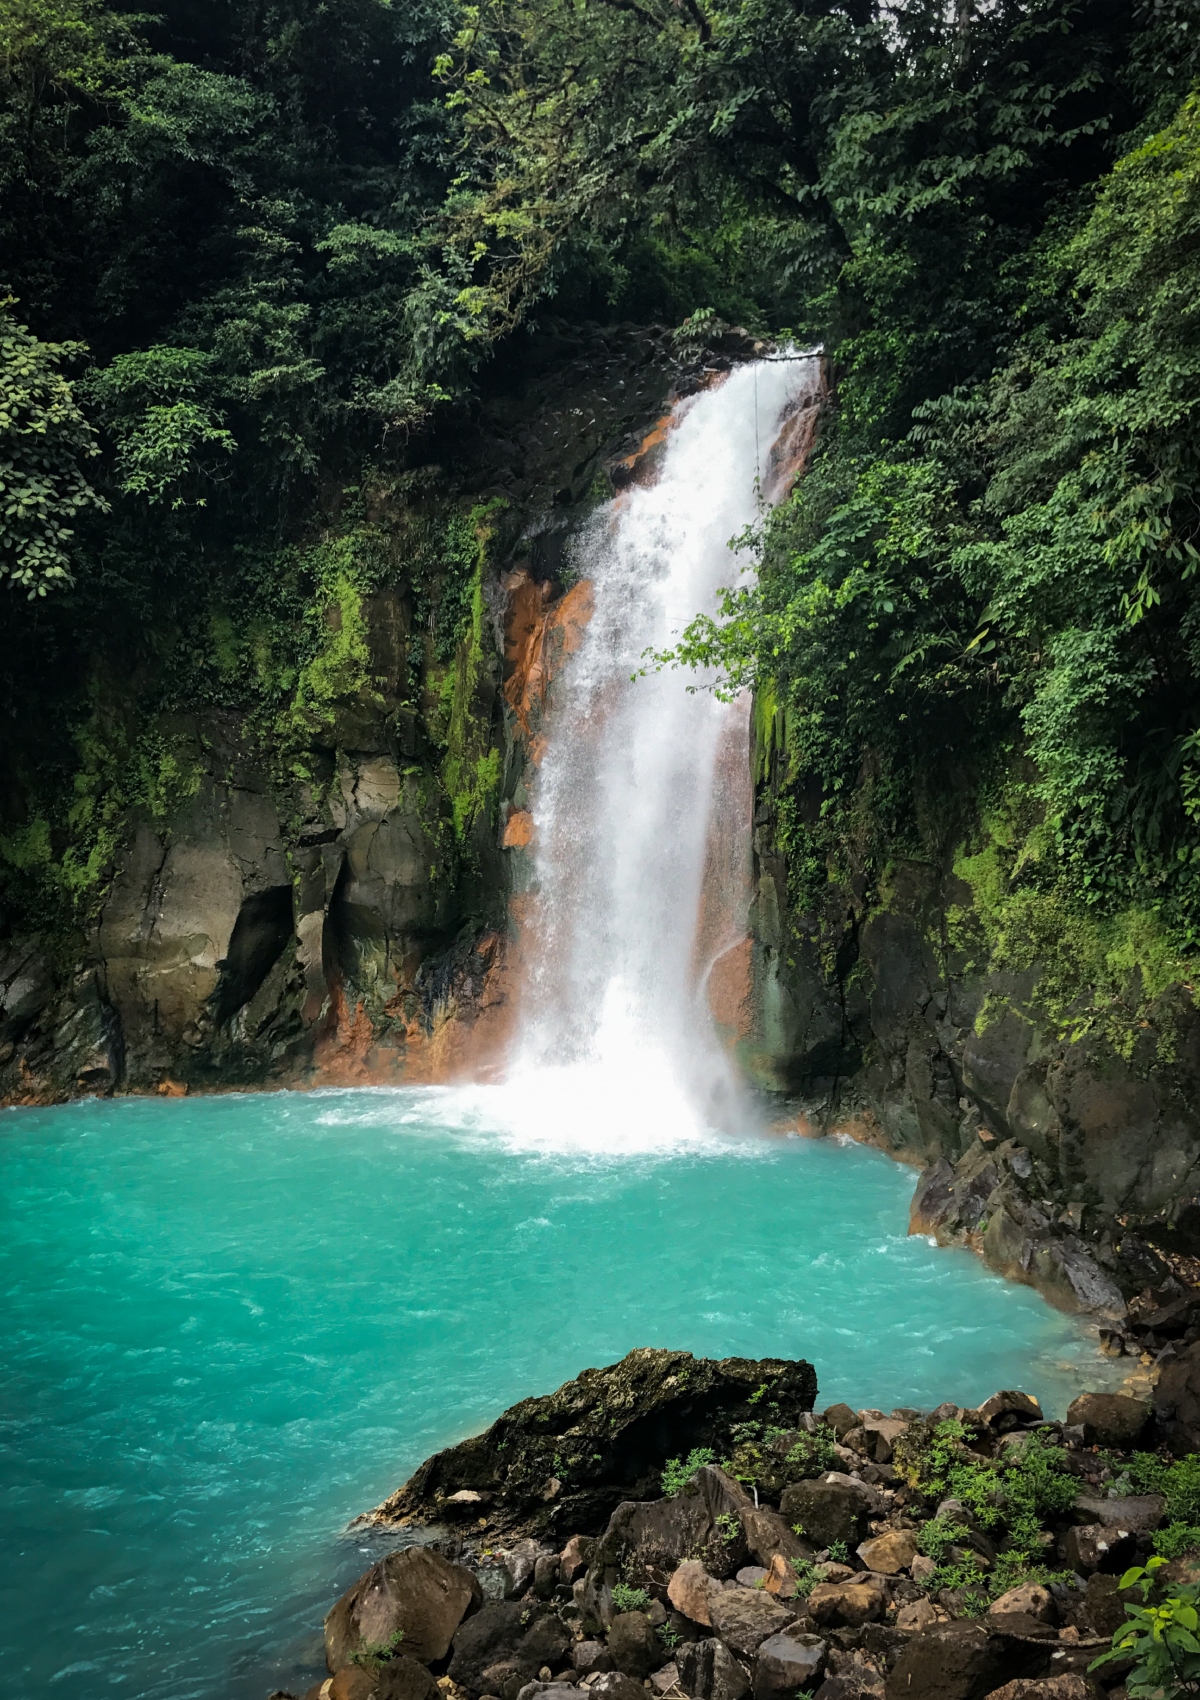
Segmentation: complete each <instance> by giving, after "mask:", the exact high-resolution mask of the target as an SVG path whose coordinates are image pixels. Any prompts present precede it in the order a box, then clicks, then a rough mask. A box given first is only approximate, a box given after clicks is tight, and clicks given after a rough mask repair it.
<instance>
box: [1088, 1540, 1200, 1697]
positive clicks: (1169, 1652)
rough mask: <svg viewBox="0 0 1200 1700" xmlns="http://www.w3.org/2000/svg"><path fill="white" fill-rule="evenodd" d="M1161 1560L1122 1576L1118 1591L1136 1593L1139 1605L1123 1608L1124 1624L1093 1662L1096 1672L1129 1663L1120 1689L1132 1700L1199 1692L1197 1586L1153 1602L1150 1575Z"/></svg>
mask: <svg viewBox="0 0 1200 1700" xmlns="http://www.w3.org/2000/svg"><path fill="white" fill-rule="evenodd" d="M1165 1563H1166V1559H1165V1558H1151V1559H1148V1560H1147V1561H1146V1564H1145V1565H1144V1566H1142V1565H1135V1566H1134V1568H1133V1569H1132V1570H1127V1571H1126V1572H1125V1574H1124V1576H1122V1578H1121V1581H1120V1587H1121V1588H1137V1589H1138V1591H1139V1592H1140V1593H1141V1596H1142V1604H1141V1605H1127V1606H1126V1607H1125V1616H1126V1619H1127V1621H1126V1622H1125V1623H1124V1624H1123V1625H1122V1627H1121V1628H1120V1629H1118V1630H1117V1631H1116V1633H1115V1634H1114V1635H1113V1638H1112V1647H1111V1648H1110V1649H1109V1651H1108V1652H1107V1653H1101V1655H1100V1657H1099V1658H1098V1659H1093V1661H1092V1663H1091V1664H1090V1665H1089V1666H1088V1669H1089V1670H1097V1669H1099V1668H1100V1667H1101V1666H1102V1665H1106V1664H1109V1663H1111V1662H1112V1661H1113V1660H1114V1659H1122V1660H1124V1659H1128V1658H1132V1659H1133V1660H1134V1665H1133V1669H1132V1670H1131V1671H1130V1673H1129V1675H1128V1676H1127V1677H1126V1678H1125V1687H1126V1689H1127V1690H1128V1692H1129V1694H1130V1695H1131V1696H1133V1697H1134V1700H1152V1697H1153V1700H1176V1697H1177V1696H1180V1695H1185V1694H1196V1693H1198V1692H1200V1640H1198V1639H1197V1631H1198V1630H1200V1616H1198V1615H1197V1603H1198V1601H1200V1583H1191V1584H1189V1585H1187V1586H1183V1587H1170V1588H1168V1589H1167V1590H1166V1592H1165V1593H1163V1594H1161V1595H1159V1597H1158V1598H1157V1599H1156V1600H1155V1599H1153V1598H1152V1596H1153V1595H1154V1594H1155V1593H1156V1589H1155V1579H1156V1572H1157V1571H1158V1570H1159V1569H1160V1568H1161V1566H1162V1565H1164V1564H1165Z"/></svg>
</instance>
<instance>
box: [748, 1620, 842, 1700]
mask: <svg viewBox="0 0 1200 1700" xmlns="http://www.w3.org/2000/svg"><path fill="white" fill-rule="evenodd" d="M824 1663H825V1642H824V1641H822V1640H821V1639H820V1637H819V1636H817V1635H794V1634H783V1635H771V1636H769V1637H768V1638H767V1640H765V1641H764V1642H762V1644H761V1645H760V1646H759V1649H758V1657H757V1659H756V1660H755V1664H754V1700H792V1696H793V1695H794V1694H795V1693H796V1691H797V1690H798V1689H806V1688H809V1687H810V1686H811V1684H812V1683H813V1682H814V1681H815V1680H816V1678H817V1677H819V1676H820V1674H821V1671H822V1668H823V1666H824Z"/></svg>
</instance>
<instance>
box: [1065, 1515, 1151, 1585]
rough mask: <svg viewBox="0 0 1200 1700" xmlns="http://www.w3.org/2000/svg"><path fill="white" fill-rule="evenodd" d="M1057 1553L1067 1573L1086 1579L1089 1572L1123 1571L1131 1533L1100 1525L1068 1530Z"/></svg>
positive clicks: (1130, 1555) (1130, 1556)
mask: <svg viewBox="0 0 1200 1700" xmlns="http://www.w3.org/2000/svg"><path fill="white" fill-rule="evenodd" d="M1060 1551H1061V1553H1062V1556H1063V1562H1064V1563H1065V1564H1066V1565H1067V1568H1068V1569H1070V1570H1077V1571H1078V1572H1079V1574H1080V1575H1081V1576H1087V1575H1089V1574H1090V1572H1091V1571H1093V1570H1108V1571H1113V1572H1117V1571H1121V1570H1125V1569H1126V1568H1127V1567H1128V1566H1129V1564H1130V1563H1131V1562H1132V1560H1133V1553H1134V1541H1133V1531H1132V1530H1131V1529H1124V1528H1119V1527H1118V1528H1111V1527H1109V1526H1108V1525H1107V1524H1104V1523H1084V1524H1081V1525H1080V1526H1079V1527H1077V1528H1074V1529H1068V1530H1067V1532H1066V1534H1065V1535H1064V1536H1063V1538H1062V1542H1061V1546H1060Z"/></svg>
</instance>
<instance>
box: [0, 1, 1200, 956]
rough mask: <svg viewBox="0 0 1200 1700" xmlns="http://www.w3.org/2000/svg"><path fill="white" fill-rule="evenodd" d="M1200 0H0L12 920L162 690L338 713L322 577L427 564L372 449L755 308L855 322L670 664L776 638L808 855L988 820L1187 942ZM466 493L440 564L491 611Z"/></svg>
mask: <svg viewBox="0 0 1200 1700" xmlns="http://www.w3.org/2000/svg"><path fill="white" fill-rule="evenodd" d="M1198 29H1200V9H1198V8H1197V6H1196V4H1195V0H988V3H978V0H937V3H934V0H900V3H898V4H885V3H882V0H479V3H478V4H466V3H464V0H164V3H163V4H161V5H160V7H159V9H158V10H156V11H155V12H154V13H153V14H150V13H147V14H132V13H126V12H123V11H119V10H117V9H116V7H115V6H112V5H108V4H105V3H103V0H0V301H2V302H3V306H2V307H0V580H2V581H3V584H2V587H0V596H2V597H3V606H4V610H5V625H6V635H7V641H6V643H5V645H4V653H3V661H2V662H0V712H2V713H3V716H4V719H3V725H4V728H5V730H4V733H3V743H2V754H0V774H2V800H0V865H2V867H3V869H4V870H5V878H6V880H7V891H8V904H9V911H10V914H9V919H8V922H7V923H6V924H8V925H13V924H15V921H20V920H21V919H22V917H26V918H28V917H30V916H32V917H33V918H34V919H37V918H38V916H39V915H41V916H42V918H43V919H44V918H45V916H46V915H49V914H50V913H51V911H53V912H54V913H60V912H65V911H66V910H69V909H71V908H72V906H74V911H78V910H79V907H80V905H86V903H87V902H88V901H90V900H91V898H92V896H93V895H94V893H95V891H96V890H97V889H98V888H99V885H100V883H102V880H103V870H104V868H105V866H106V865H107V862H106V858H111V852H112V848H113V844H114V843H115V842H116V835H117V834H119V822H120V819H121V818H122V811H123V810H127V809H128V807H129V806H131V804H132V803H133V802H139V801H140V802H141V803H143V804H144V805H146V806H151V807H161V808H166V807H167V806H168V804H169V801H170V796H171V795H172V794H173V793H172V784H173V783H175V779H176V778H177V777H178V776H173V774H172V769H171V762H170V751H169V748H167V747H166V746H165V745H164V744H163V742H162V738H163V734H162V730H161V728H162V726H163V724H164V721H163V716H164V715H166V716H169V715H170V714H171V713H172V712H175V711H178V710H181V709H187V708H192V707H195V706H198V705H205V704H218V705H224V706H226V707H229V708H233V709H238V710H239V711H244V710H246V709H247V707H248V706H249V707H251V708H253V709H254V711H255V713H258V714H259V715H260V717H265V718H262V724H263V725H264V726H265V727H267V728H268V730H272V732H273V735H274V736H276V737H282V736H283V735H284V733H285V732H286V731H287V729H288V728H289V727H294V725H295V722H296V717H297V714H298V713H299V714H300V716H301V719H303V717H304V716H303V713H302V712H301V710H302V708H303V703H302V700H301V699H302V698H303V697H304V692H305V690H307V691H308V692H309V696H310V698H311V696H312V693H313V690H314V689H315V686H314V683H313V681H314V679H318V678H319V674H320V664H323V663H322V658H323V657H324V660H325V662H327V663H328V665H329V666H333V665H335V663H337V664H340V663H338V662H337V657H333V658H332V660H330V658H329V656H328V654H327V650H328V637H327V621H326V620H325V614H326V612H327V610H328V608H329V607H330V606H331V604H332V602H333V601H335V600H338V599H339V598H340V599H341V604H342V605H344V608H345V609H346V610H347V611H348V615H349V618H348V620H344V621H343V623H342V627H341V629H342V630H343V631H352V628H353V616H354V610H355V608H356V607H357V606H358V604H357V603H356V602H355V598H356V597H360V596H361V595H362V594H363V593H364V592H365V591H366V590H369V588H370V587H371V585H372V584H374V583H377V582H379V580H380V578H381V577H384V576H386V575H387V574H388V573H389V572H392V571H395V570H397V569H396V567H395V563H394V560H393V557H392V555H390V554H389V548H388V541H387V538H386V537H385V536H382V535H381V527H380V525H379V523H378V519H377V515H378V512H379V505H378V502H377V501H376V500H375V499H374V496H373V494H372V493H373V492H374V493H377V492H378V491H379V490H381V489H383V490H386V491H387V492H389V496H390V499H392V500H395V501H399V502H400V503H401V505H402V504H403V500H404V490H405V484H404V478H405V476H406V474H405V467H406V465H407V464H408V462H407V460H406V456H407V455H408V454H409V452H410V448H411V445H412V444H413V443H414V442H415V441H419V439H420V435H421V433H422V431H424V430H426V429H427V428H428V426H429V424H430V422H431V421H436V419H437V418H438V417H439V411H440V410H445V409H446V408H449V407H453V406H454V405H456V404H458V403H461V402H462V401H463V400H464V398H469V397H470V396H471V395H472V394H474V393H477V392H478V391H479V389H480V388H481V387H486V385H487V384H488V382H489V372H490V369H491V365H492V361H493V357H494V354H495V351H496V350H497V348H498V347H501V346H508V347H510V348H511V347H512V346H514V344H515V342H516V341H517V339H520V338H521V337H523V336H524V335H526V334H527V332H528V330H529V328H530V327H534V326H536V325H538V324H539V323H542V322H545V321H546V320H547V318H551V317H552V318H554V319H555V320H558V321H564V320H565V321H568V322H584V321H601V322H610V323H611V322H616V321H627V320H628V321H635V322H640V323H666V324H667V325H670V326H673V327H682V329H681V336H682V338H683V339H684V340H685V341H686V340H687V339H689V338H690V339H692V340H693V341H696V342H703V339H704V338H705V336H706V335H709V334H711V333H712V332H713V331H714V330H715V329H716V328H718V327H719V326H720V325H721V324H740V325H742V326H745V327H746V328H747V329H749V330H751V331H753V332H756V333H760V334H765V335H770V336H775V337H779V338H784V339H790V340H793V341H795V342H796V343H798V344H800V345H804V346H814V345H816V344H820V345H821V346H822V347H823V348H824V350H825V352H826V356H827V360H828V369H829V373H830V379H831V392H830V398H829V403H828V406H827V408H826V411H825V416H824V419H823V423H822V429H821V434H820V440H819V445H818V449H817V452H816V454H815V457H814V460H813V464H812V466H811V468H810V470H809V473H808V475H807V477H806V478H805V479H804V480H803V481H802V482H801V483H800V484H799V485H798V487H797V490H796V492H795V494H794V495H793V497H792V498H791V499H790V500H789V501H788V502H786V503H785V504H784V505H783V506H782V507H781V508H780V509H779V510H777V511H776V513H775V514H774V515H771V516H764V519H763V523H762V525H761V527H760V528H759V529H758V530H757V531H756V532H755V533H754V534H753V535H751V536H749V537H747V538H746V539H745V540H744V543H745V545H746V554H745V555H744V556H743V559H744V560H745V561H747V562H751V561H753V563H754V564H755V565H756V567H757V575H756V576H753V577H752V576H751V575H742V576H739V562H738V561H737V560H736V559H734V558H733V557H731V570H730V587H729V591H728V594H727V597H726V602H725V608H724V612H723V615H722V617H721V618H720V619H718V620H715V621H714V620H706V619H702V620H698V621H696V622H695V623H693V625H692V626H691V627H690V628H689V629H688V631H687V632H686V633H685V634H684V635H683V637H682V639H681V642H680V645H679V647H678V650H677V651H676V652H675V653H674V655H673V656H672V657H671V658H669V659H672V660H675V661H680V660H681V661H684V662H689V663H703V664H706V665H710V666H715V668H716V669H717V670H718V673H719V676H720V678H721V679H722V680H723V681H724V684H725V685H726V686H728V687H736V686H739V685H742V684H745V683H752V684H754V685H755V687H756V690H757V692H758V698H759V705H760V716H759V719H760V726H761V728H762V731H761V740H760V741H761V746H762V748H761V752H760V753H762V755H763V758H764V760H765V761H770V762H773V763H774V764H775V772H776V775H777V779H778V785H779V789H780V795H781V799H782V801H781V809H780V833H781V835H782V836H783V838H784V840H785V842H786V846H787V848H788V850H789V854H790V857H791V863H792V868H793V878H794V883H795V894H796V898H797V901H798V903H800V904H802V905H803V904H812V903H816V902H818V901H819V894H818V892H817V888H818V887H819V886H820V884H821V882H822V881H823V880H824V879H825V877H826V873H827V871H828V868H829V867H830V866H831V865H832V863H833V862H837V861H838V859H839V858H841V861H842V862H844V861H845V860H846V857H847V855H848V854H849V851H848V848H847V847H848V846H853V847H854V855H856V856H857V857H858V858H859V859H860V861H865V862H867V863H870V864H871V865H872V866H873V867H874V868H875V869H876V871H877V873H881V872H882V870H883V869H884V867H885V865H886V864H887V862H888V860H889V858H893V857H894V856H895V855H897V854H898V853H900V852H901V851H903V850H904V849H905V848H906V847H907V848H913V847H916V848H920V847H921V846H925V847H926V848H928V846H930V845H934V846H935V847H937V848H938V849H939V852H940V853H944V854H950V853H951V852H952V851H954V847H955V845H957V846H958V849H957V852H956V853H957V854H958V855H959V859H960V864H961V865H962V867H963V868H964V869H965V870H966V871H967V872H968V873H971V872H972V871H973V873H974V877H975V883H976V885H977V887H978V889H979V890H980V891H986V890H987V889H999V888H998V887H997V885H996V882H997V881H999V886H1000V887H1002V895H1004V896H1005V898H1006V900H1007V899H1008V898H1011V897H1012V896H1013V894H1014V893H1020V892H1024V893H1025V894H1026V896H1027V897H1028V898H1029V901H1030V902H1031V903H1032V904H1033V907H1032V908H1029V907H1028V905H1027V907H1026V909H1025V910H1022V911H1021V917H1022V918H1021V920H1020V924H1019V926H1018V925H1016V924H1014V922H1013V916H1012V913H1011V912H1010V911H1004V913H1003V914H1001V913H1000V910H999V909H997V910H996V915H997V917H998V918H997V919H996V926H997V928H1002V927H1003V926H1006V925H1007V926H1008V927H1009V928H1010V931H1012V932H1013V934H1014V938H1015V936H1016V934H1017V933H1018V932H1019V933H1020V935H1021V940H1022V941H1023V944H1022V948H1028V947H1029V940H1030V937H1031V936H1032V935H1031V928H1032V930H1033V932H1036V926H1037V925H1038V924H1040V925H1042V926H1043V927H1046V926H1049V927H1052V928H1054V929H1056V930H1057V931H1059V932H1061V930H1062V916H1063V914H1064V913H1066V912H1067V911H1068V910H1069V912H1070V914H1071V915H1072V916H1073V917H1075V920H1074V921H1073V922H1072V925H1074V926H1075V927H1076V929H1077V933H1078V928H1079V927H1081V926H1082V927H1084V928H1085V930H1086V928H1087V927H1089V926H1091V927H1093V928H1095V927H1099V928H1101V929H1103V928H1104V927H1105V926H1107V925H1109V924H1110V922H1113V923H1114V924H1115V921H1114V918H1119V917H1122V916H1124V917H1126V918H1128V917H1129V916H1130V915H1136V916H1138V917H1142V918H1143V919H1144V918H1145V917H1150V919H1151V922H1152V930H1155V932H1154V936H1155V939H1156V941H1157V942H1156V943H1155V944H1154V946H1153V950H1154V951H1156V952H1157V953H1158V955H1157V958H1156V960H1158V961H1159V962H1160V963H1166V964H1168V965H1169V966H1170V969H1171V972H1172V973H1174V972H1175V970H1176V968H1177V966H1178V963H1179V962H1180V961H1181V960H1182V957H1181V956H1180V954H1179V953H1184V954H1186V953H1187V952H1189V951H1191V950H1192V949H1193V948H1194V947H1195V946H1197V945H1198V944H1200V576H1198V575H1197V571H1196V569H1197V565H1198V564H1200V552H1198V549H1200V540H1198V533H1200V449H1198V447H1197V432H1196V413H1197V406H1198V404H1200V337H1198V335H1197V323H1196V316H1197V314H1198V313H1200V105H1198V104H1197V95H1196V94H1195V93H1194V92H1193V82H1194V79H1195V77H1196V75H1197V72H1198V70H1200V63H1198V60H1197V53H1198V51H1200V49H1198V43H1197V32H1198ZM333 490H336V491H337V492H338V498H337V502H336V504H334V506H336V510H337V513H338V516H339V518H338V524H337V526H336V527H334V528H333V532H335V533H336V535H334V534H333V533H332V532H331V529H330V525H329V518H328V516H329V513H330V511H331V505H330V492H331V491H333ZM373 516H376V517H373ZM456 523H457V522H456ZM460 532H461V524H460V523H459V524H458V529H457V530H456V529H455V523H451V524H449V526H448V528H447V531H446V537H447V538H448V539H449V541H448V542H446V541H439V540H438V539H437V538H434V539H432V541H431V540H430V537H429V536H427V535H426V534H424V533H422V538H423V539H424V540H423V541H421V543H420V547H415V546H414V547H413V548H409V549H408V550H407V553H406V558H407V561H408V564H407V566H406V568H405V570H406V571H408V572H409V573H410V575H415V576H416V578H417V579H418V580H422V575H424V578H423V580H422V583H423V591H422V594H424V595H425V596H426V597H427V598H432V599H436V598H437V597H439V596H442V595H445V596H446V597H447V598H448V599H449V600H450V601H451V602H452V603H453V604H454V605H455V606H456V607H459V608H460V609H461V610H469V604H470V596H469V594H466V593H464V589H463V584H464V580H463V576H462V575H463V573H466V572H469V571H470V570H471V569H470V563H471V561H472V560H473V558H474V554H473V546H472V544H471V542H470V540H469V539H467V540H465V541H464V539H463V537H462V536H460V535H459V533H460ZM466 617H467V615H466V613H465V612H464V614H463V618H464V619H465V618H466ZM348 643H350V639H349V638H347V639H345V640H344V642H343V648H345V647H346V645H347V644H348ZM323 646H325V647H323ZM343 659H345V658H343ZM352 660H353V656H349V660H347V665H349V662H350V661H352ZM314 669H316V671H314ZM305 681H307V683H306V682H305ZM298 704H299V705H300V707H298ZM313 712H314V713H316V712H319V705H318V708H317V709H314V710H313ZM310 719H311V716H310ZM281 729H282V730H281ZM155 740H157V742H156V741H155ZM285 741H286V740H285ZM180 783H182V781H180ZM972 821H973V822H974V825H972V824H971V822H972ZM972 834H973V836H972ZM960 841H961V842H960ZM988 858H990V861H989V860H988ZM981 859H982V860H981ZM985 861H986V862H987V867H986V869H984V868H983V862H985ZM981 870H982V871H981ZM985 872H986V874H987V879H990V880H991V882H992V883H991V886H990V887H988V885H987V880H985V878H984V873H985ZM56 905H57V909H56V908H55V906H56ZM1038 905H1041V907H1038ZM1047 905H1050V907H1049V908H1047ZM1064 905H1065V906H1066V907H1065V909H1064V907H1063V906H1064ZM64 906H65V909H64ZM984 907H985V909H986V905H985V906H984ZM1002 907H1003V906H1002V905H1001V908H1002ZM14 917H15V920H14ZM1031 917H1032V919H1031ZM1038 917H1040V918H1041V919H1040V921H1039V920H1038ZM1140 924H1141V923H1140V922H1139V925H1140ZM1097 936H1099V935H1097ZM1130 936H1131V935H1130V933H1129V926H1128V924H1126V930H1125V933H1124V934H1122V937H1123V938H1124V940H1125V944H1124V945H1123V946H1122V947H1121V948H1125V949H1126V950H1128V949H1130V948H1132V947H1130V946H1129V943H1128V940H1129V937H1130ZM1139 936H1143V935H1139ZM1105 937H1106V938H1108V935H1105ZM1097 948H1101V953H1102V954H1103V952H1104V951H1108V952H1109V954H1110V955H1111V954H1112V950H1113V949H1116V946H1114V945H1113V944H1112V940H1111V938H1108V942H1107V943H1103V944H1102V946H1101V947H1097ZM1138 948H1139V949H1140V948H1141V947H1138ZM1147 948H1149V947H1147ZM1013 949H1014V950H1018V945H1017V944H1016V943H1014V945H1013ZM1142 954H1143V955H1145V954H1146V951H1145V950H1142ZM1118 955H1119V951H1118ZM1163 972H1164V974H1165V973H1166V969H1165V968H1164V970H1163Z"/></svg>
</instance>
